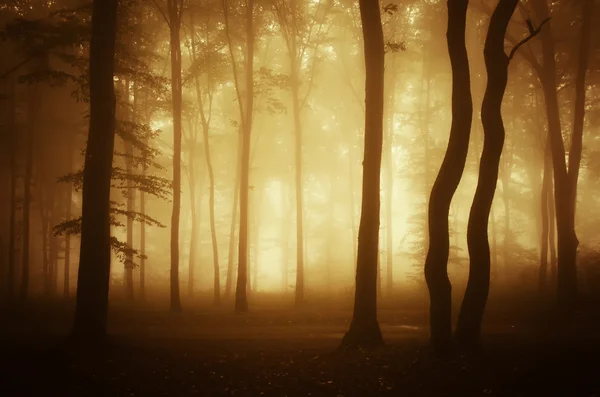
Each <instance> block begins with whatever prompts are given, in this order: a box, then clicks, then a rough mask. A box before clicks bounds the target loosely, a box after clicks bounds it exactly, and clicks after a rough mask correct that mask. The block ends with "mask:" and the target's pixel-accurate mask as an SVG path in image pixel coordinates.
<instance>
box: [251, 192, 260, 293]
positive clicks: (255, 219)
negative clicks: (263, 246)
mask: <svg viewBox="0 0 600 397" xmlns="http://www.w3.org/2000/svg"><path fill="white" fill-rule="evenodd" d="M254 192H255V195H254V197H255V199H254V200H253V201H254V205H253V207H254V208H253V214H252V231H253V233H254V236H252V237H253V240H254V247H253V248H254V261H253V263H252V266H253V267H252V291H258V273H259V272H258V271H259V266H260V265H259V264H260V258H259V257H260V230H261V227H260V214H261V207H262V186H256V188H255V190H254Z"/></svg>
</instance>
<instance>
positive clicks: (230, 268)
mask: <svg viewBox="0 0 600 397" xmlns="http://www.w3.org/2000/svg"><path fill="white" fill-rule="evenodd" d="M242 138H243V134H242V131H240V132H239V133H238V145H237V152H238V153H237V155H236V159H237V165H236V172H235V182H234V186H233V205H232V208H231V227H230V229H229V255H228V257H227V280H226V281H225V296H226V297H227V298H229V297H230V296H231V289H232V285H233V280H234V279H235V278H234V277H235V276H234V272H235V267H234V262H233V261H234V257H235V232H236V229H237V228H236V225H237V215H238V210H239V207H238V203H239V197H240V179H241V175H242V172H241V171H242V157H241V154H242V144H243V141H242Z"/></svg>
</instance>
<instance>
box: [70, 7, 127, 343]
mask: <svg viewBox="0 0 600 397" xmlns="http://www.w3.org/2000/svg"><path fill="white" fill-rule="evenodd" d="M117 3H118V1H117V0H103V1H100V0H94V3H93V9H92V35H91V39H90V79H89V81H90V124H89V135H88V142H87V149H86V155H85V166H84V176H83V192H82V222H81V248H80V258H79V263H80V264H79V275H78V278H77V306H76V311H75V321H74V323H73V331H72V332H73V336H74V337H77V338H82V339H84V340H93V339H98V338H102V337H104V336H105V335H106V320H107V314H108V290H109V277H110V252H111V251H110V250H111V236H110V185H111V171H112V159H113V147H114V132H115V91H114V85H113V84H114V83H113V76H114V60H115V42H116V30H117Z"/></svg>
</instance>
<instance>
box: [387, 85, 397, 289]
mask: <svg viewBox="0 0 600 397" xmlns="http://www.w3.org/2000/svg"><path fill="white" fill-rule="evenodd" d="M390 99H391V101H390V102H391V103H392V104H391V105H390V107H389V109H391V114H388V119H389V121H388V128H387V131H388V134H387V135H388V136H387V145H386V153H385V154H386V160H387V167H386V171H387V172H386V189H385V223H386V230H385V239H386V242H385V248H386V257H385V259H386V278H385V279H386V291H387V294H388V295H390V296H391V295H392V293H393V291H394V236H393V227H394V226H393V214H392V211H393V204H392V202H393V197H394V155H393V151H392V147H393V145H394V113H393V110H394V103H395V101H394V100H393V95H392V96H391V97H390Z"/></svg>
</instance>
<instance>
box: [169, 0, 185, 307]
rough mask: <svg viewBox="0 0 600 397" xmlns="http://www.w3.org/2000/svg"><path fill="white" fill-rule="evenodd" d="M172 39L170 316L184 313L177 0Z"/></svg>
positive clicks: (171, 9)
mask: <svg viewBox="0 0 600 397" xmlns="http://www.w3.org/2000/svg"><path fill="white" fill-rule="evenodd" d="M167 7H168V11H169V30H170V39H171V94H172V97H173V98H172V101H173V212H172V214H171V275H170V286H171V312H173V313H177V312H180V311H181V298H180V295H179V218H180V212H181V133H182V131H181V129H182V127H181V111H182V87H181V42H180V36H179V35H180V28H181V11H182V7H181V4H180V1H178V0H167Z"/></svg>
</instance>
